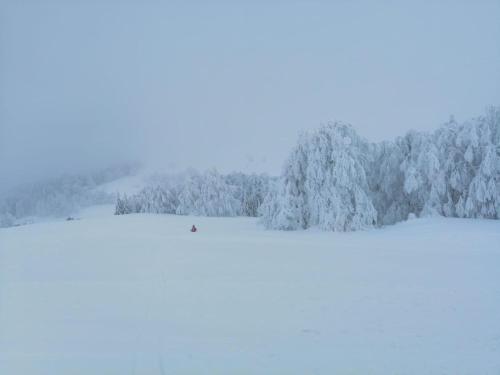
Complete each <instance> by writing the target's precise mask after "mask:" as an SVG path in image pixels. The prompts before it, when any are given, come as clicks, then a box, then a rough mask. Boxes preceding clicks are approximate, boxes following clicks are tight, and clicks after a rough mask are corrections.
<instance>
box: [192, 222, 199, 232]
mask: <svg viewBox="0 0 500 375" xmlns="http://www.w3.org/2000/svg"><path fill="white" fill-rule="evenodd" d="M197 230H198V228H196V227H195V226H194V224H193V226H192V227H191V232H193V233H194V232H196V231H197Z"/></svg>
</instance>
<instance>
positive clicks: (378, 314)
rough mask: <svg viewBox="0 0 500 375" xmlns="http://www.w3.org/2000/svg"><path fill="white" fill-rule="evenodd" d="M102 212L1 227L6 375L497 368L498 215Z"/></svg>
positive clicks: (0, 370)
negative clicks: (384, 221)
mask: <svg viewBox="0 0 500 375" xmlns="http://www.w3.org/2000/svg"><path fill="white" fill-rule="evenodd" d="M111 212H112V207H107V206H104V207H97V208H94V209H92V210H88V211H86V212H84V213H83V214H82V215H81V219H80V220H76V221H69V222H66V221H60V222H48V223H38V224H34V225H27V226H22V227H13V228H6V229H0V267H1V268H0V374H9V375H11V374H22V375H31V374H44V375H45V374H47V375H49V374H50V375H54V374H64V375H66V374H71V375H74V374H106V375H110V374H119V375H123V374H384V375H387V374H440V375H442V374H450V375H458V374H464V375H465V374H483V375H489V374H492V375H493V374H495V375H498V374H500V221H487V220H461V219H442V218H433V219H419V220H411V221H408V222H405V223H401V224H398V225H395V226H391V227H386V228H384V229H379V230H371V231H365V232H354V233H325V232H319V231H314V230H310V231H303V232H277V231H265V230H263V229H262V228H260V227H259V226H258V225H257V224H256V220H254V219H248V218H202V217H184V216H168V215H128V216H118V217H117V216H113V215H111ZM192 224H196V225H197V227H198V229H199V232H197V233H190V232H189V228H190V227H191V225H192Z"/></svg>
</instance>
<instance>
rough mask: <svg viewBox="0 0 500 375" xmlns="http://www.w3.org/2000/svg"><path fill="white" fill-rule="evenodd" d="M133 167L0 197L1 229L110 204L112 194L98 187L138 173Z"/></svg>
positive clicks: (43, 184)
mask: <svg viewBox="0 0 500 375" xmlns="http://www.w3.org/2000/svg"><path fill="white" fill-rule="evenodd" d="M137 169H138V166H137V165H135V164H123V165H117V166H113V167H109V168H105V169H102V170H98V171H96V172H93V173H88V174H82V175H76V174H75V175H63V176H60V177H58V178H52V179H49V180H46V181H40V182H36V183H31V184H24V185H22V186H19V187H17V188H15V189H12V190H11V191H9V192H7V193H6V194H5V195H4V196H2V197H0V227H8V226H12V225H15V224H16V223H18V222H19V220H20V219H25V220H24V221H27V222H29V220H26V218H30V217H49V216H50V217H62V216H67V215H71V214H74V213H75V211H77V210H79V209H81V208H84V207H88V206H91V205H95V204H105V203H108V204H109V203H113V202H114V201H115V199H116V197H115V195H114V194H110V193H106V192H104V191H102V190H99V189H96V187H97V186H99V185H102V184H104V183H107V182H110V181H113V180H116V179H118V178H120V177H124V176H128V175H130V174H133V173H135V172H136V171H137Z"/></svg>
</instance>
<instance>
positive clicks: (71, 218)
mask: <svg viewBox="0 0 500 375" xmlns="http://www.w3.org/2000/svg"><path fill="white" fill-rule="evenodd" d="M71 220H75V218H74V217H71V216H69V217H67V218H66V221H71Z"/></svg>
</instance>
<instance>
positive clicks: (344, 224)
mask: <svg viewBox="0 0 500 375" xmlns="http://www.w3.org/2000/svg"><path fill="white" fill-rule="evenodd" d="M369 148H370V147H369V144H368V142H366V141H364V140H362V139H361V138H360V137H359V136H357V134H356V133H355V131H354V130H353V129H352V127H351V126H349V125H345V124H341V123H335V124H329V125H327V126H324V127H322V128H321V129H319V130H318V131H316V132H314V133H311V134H304V135H302V136H301V138H300V140H299V143H298V145H297V146H296V147H295V148H294V149H293V151H292V153H291V155H290V157H289V158H288V160H287V163H286V164H285V167H284V170H283V175H282V178H281V182H280V184H279V185H278V187H277V193H274V197H270V198H269V199H268V200H267V201H266V209H265V213H264V214H265V217H264V218H263V222H264V224H265V225H266V226H267V227H269V228H275V229H285V230H294V229H305V228H309V227H311V226H318V227H320V228H322V229H326V230H333V231H349V230H356V229H360V228H364V227H369V226H372V225H374V224H375V223H376V219H377V213H376V210H375V208H374V206H373V203H372V200H371V198H370V195H369V185H368V179H367V175H366V172H365V169H366V167H367V165H368V164H369V160H368V159H369V153H368V150H369ZM271 199H274V201H273V202H271V201H270V200H271Z"/></svg>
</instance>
